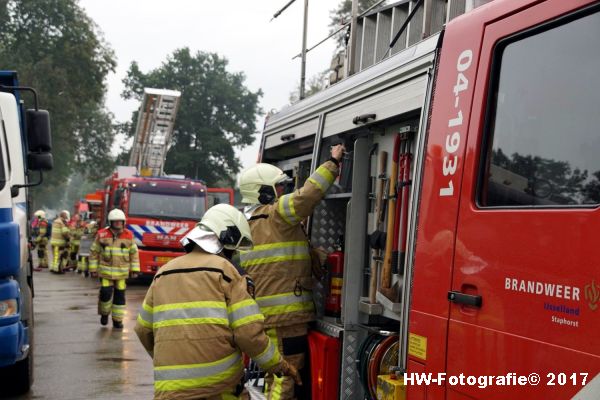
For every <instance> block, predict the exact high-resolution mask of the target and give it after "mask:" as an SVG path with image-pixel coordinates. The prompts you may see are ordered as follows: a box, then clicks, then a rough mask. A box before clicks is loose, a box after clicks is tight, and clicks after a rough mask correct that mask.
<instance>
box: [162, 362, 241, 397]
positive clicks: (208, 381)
mask: <svg viewBox="0 0 600 400" xmlns="http://www.w3.org/2000/svg"><path fill="white" fill-rule="evenodd" d="M242 368H243V366H242V365H241V363H240V365H235V366H233V367H231V368H229V369H227V370H226V371H224V372H221V373H220V374H215V375H212V376H209V377H205V378H192V379H172V380H164V381H157V380H155V381H154V389H155V390H156V391H158V392H169V391H174V390H189V389H195V388H202V387H207V386H214V385H217V384H219V383H221V382H223V381H225V380H227V379H229V378H231V377H232V376H234V375H236V374H237V373H239V372H240V370H241V369H242Z"/></svg>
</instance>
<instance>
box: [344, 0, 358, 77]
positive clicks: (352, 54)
mask: <svg viewBox="0 0 600 400" xmlns="http://www.w3.org/2000/svg"><path fill="white" fill-rule="evenodd" d="M357 25H358V0H352V22H351V23H350V41H349V42H348V66H347V68H346V71H347V72H348V73H347V74H346V76H350V75H354V72H355V71H354V64H356V56H357V54H356V36H357V35H356V28H357Z"/></svg>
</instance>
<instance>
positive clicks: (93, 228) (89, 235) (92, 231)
mask: <svg viewBox="0 0 600 400" xmlns="http://www.w3.org/2000/svg"><path fill="white" fill-rule="evenodd" d="M97 232H98V224H97V223H96V221H94V220H92V221H90V222H88V223H87V224H86V226H85V228H84V229H83V236H82V237H81V239H82V240H83V239H84V238H85V240H86V242H87V243H89V240H92V241H93V240H94V238H95V237H96V233H97ZM88 247H89V246H87V247H86V249H85V254H87V253H88V251H89V248H88ZM80 249H81V246H80ZM77 273H83V275H84V276H85V277H86V278H87V277H88V276H89V275H90V272H89V257H88V256H87V255H80V254H77Z"/></svg>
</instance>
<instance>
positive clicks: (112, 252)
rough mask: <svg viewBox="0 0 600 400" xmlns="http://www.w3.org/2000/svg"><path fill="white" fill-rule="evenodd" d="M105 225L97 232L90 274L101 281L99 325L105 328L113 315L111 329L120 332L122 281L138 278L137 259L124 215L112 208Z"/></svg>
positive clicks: (123, 298) (138, 265)
mask: <svg viewBox="0 0 600 400" xmlns="http://www.w3.org/2000/svg"><path fill="white" fill-rule="evenodd" d="M108 223H109V226H108V227H106V228H104V229H100V230H99V231H98V233H97V234H96V239H95V240H94V243H93V244H92V247H91V249H90V263H89V271H90V275H91V276H92V278H95V277H98V276H99V277H100V286H101V287H100V295H99V299H98V314H100V323H101V324H102V325H106V324H108V317H109V315H110V314H111V312H112V321H113V328H114V329H122V328H123V317H124V316H125V287H126V284H125V280H126V279H127V278H134V279H135V278H137V275H138V273H139V272H140V261H139V260H140V259H139V254H138V248H137V245H136V244H135V241H134V239H133V233H131V231H129V230H127V229H125V213H124V212H123V211H121V210H119V209H118V208H115V209H114V210H112V211H111V212H109V213H108ZM113 292H114V295H113Z"/></svg>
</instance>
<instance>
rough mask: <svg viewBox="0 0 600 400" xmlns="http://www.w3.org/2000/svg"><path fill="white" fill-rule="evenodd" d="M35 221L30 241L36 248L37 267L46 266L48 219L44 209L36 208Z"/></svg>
mask: <svg viewBox="0 0 600 400" xmlns="http://www.w3.org/2000/svg"><path fill="white" fill-rule="evenodd" d="M33 215H34V216H35V223H34V226H33V232H32V233H33V234H32V243H33V246H34V247H33V248H34V249H35V248H37V256H38V268H48V251H47V247H48V234H49V233H50V231H49V230H48V220H47V219H46V212H45V211H44V210H37V211H36V212H35V213H34V214H33Z"/></svg>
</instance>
